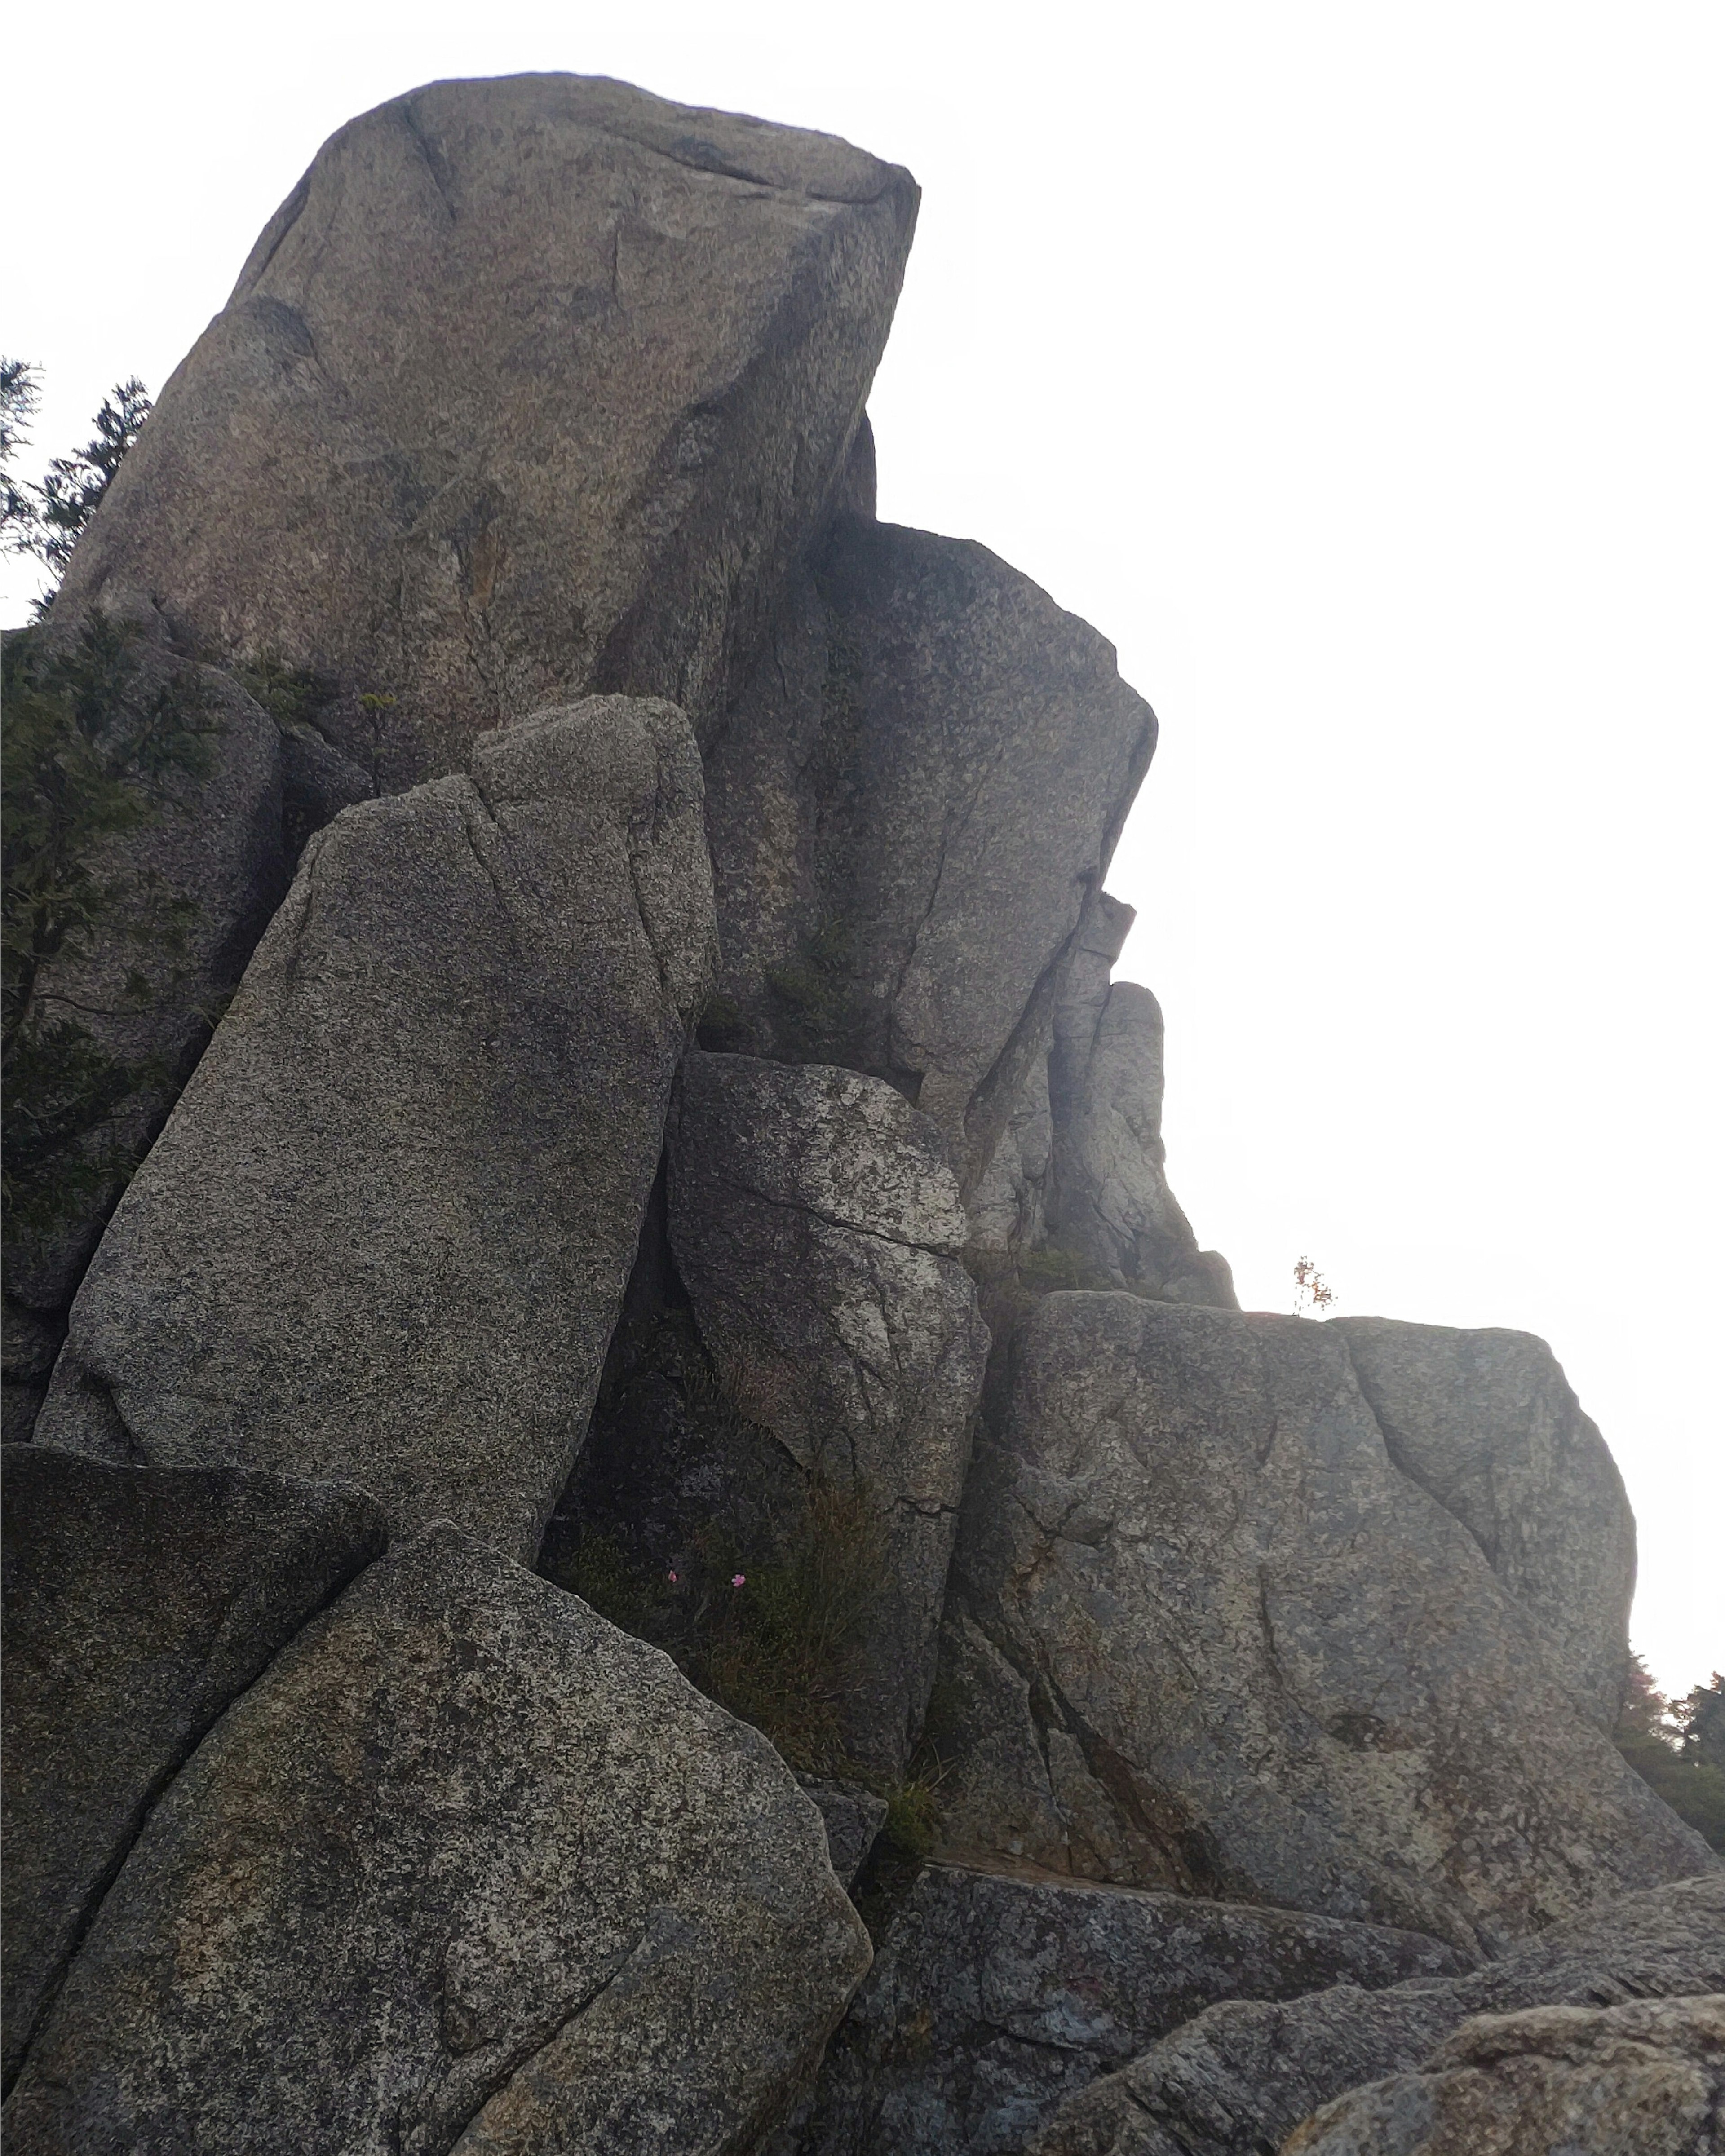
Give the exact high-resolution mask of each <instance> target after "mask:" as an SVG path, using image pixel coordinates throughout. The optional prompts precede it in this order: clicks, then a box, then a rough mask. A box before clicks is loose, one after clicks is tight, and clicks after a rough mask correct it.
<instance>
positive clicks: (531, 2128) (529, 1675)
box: [6, 1525, 869, 2156]
mask: <svg viewBox="0 0 1725 2156" xmlns="http://www.w3.org/2000/svg"><path fill="white" fill-rule="evenodd" d="M868 1963H869V1945H868V1939H867V1936H866V1934H865V1932H864V1930H863V1928H862V1924H861V1922H860V1919H859V1918H858V1917H857V1916H856V1914H855V1911H854V1910H853V1909H852V1908H851V1907H850V1903H849V1902H848V1901H847V1900H846V1898H845V1894H844V1892H843V1891H842V1890H841V1888H840V1887H839V1883H838V1881H836V1880H835V1879H834V1876H833V1875H832V1871H831V1868H830V1866H829V1864H828V1862H827V1855H826V1842H825V1836H824V1832H823V1830H822V1826H821V1821H820V1815H819V1813H818V1812H817V1811H816V1810H815V1809H814V1805H813V1804H810V1803H809V1800H808V1799H807V1798H806V1797H804V1796H803V1794H802V1792H801V1791H800V1790H799V1789H798V1787H797V1785H796V1784H795V1782H794V1781H793V1779H792V1777H791V1775H790V1774H789V1773H788V1770H787V1769H786V1768H785V1767H784V1766H783V1763H781V1762H780V1761H779V1760H778V1758H776V1757H775V1755H774V1753H773V1751H772V1749H771V1748H770V1747H769V1746H768V1744H767V1743H766V1742H765V1741H764V1739H762V1738H760V1737H758V1736H757V1734H756V1733H755V1732H753V1731H752V1730H750V1729H747V1728H746V1727H743V1726H742V1724H741V1723H738V1722H733V1721H732V1719H731V1718H730V1717H729V1716H727V1715H726V1714H724V1713H723V1712H721V1711H720V1710H719V1709H718V1708H717V1707H713V1706H712V1705H711V1704H710V1703H709V1702H706V1701H705V1700H703V1699H701V1697H699V1695H698V1694H696V1693H695V1692H694V1691H691V1688H690V1687H689V1686H687V1685H686V1684H685V1682H684V1681H683V1680H682V1678H681V1677H680V1676H678V1675H677V1673H676V1671H675V1669H674V1668H673V1667H672V1666H671V1665H670V1662H669V1661H666V1660H665V1657H664V1656H663V1655H660V1654H659V1653H658V1652H657V1651H656V1650H654V1649H653V1648H650V1647H648V1646H645V1645H643V1644H642V1643H641V1642H640V1641H639V1640H630V1639H629V1638H628V1637H626V1636H625V1635H624V1634H622V1633H619V1632H617V1631H614V1630H613V1629H612V1628H611V1627H610V1626H609V1625H606V1624H604V1623H603V1621H602V1620H600V1619H598V1618H597V1617H595V1616H594V1615H593V1612H592V1611H591V1610H589V1609H587V1608H586V1606H585V1605H584V1604H582V1603H580V1602H579V1601H578V1600H576V1599H574V1598H573V1597H572V1596H569V1595H564V1594H560V1593H559V1592H558V1591H557V1589H555V1588H553V1587H551V1586H548V1585H547V1584H545V1583H544V1582H543V1581H541V1580H537V1579H535V1578H533V1577H532V1575H531V1573H526V1572H525V1571H523V1570H522V1569H521V1568H519V1567H518V1566H516V1565H515V1564H513V1563H511V1562H510V1561H509V1560H508V1559H507V1558H503V1557H501V1556H500V1555H498V1554H497V1553H496V1552H495V1551H493V1550H490V1549H489V1548H485V1547H484V1546H483V1545H481V1544H480V1543H475V1541H473V1540H472V1539H471V1538H470V1537H467V1536H465V1535H464V1534H462V1533H460V1532H459V1531H458V1530H457V1529H455V1528H454V1527H449V1526H447V1525H444V1526H439V1527H431V1528H429V1529H427V1530H426V1531H425V1532H424V1533H423V1534H421V1535H420V1536H418V1537H416V1538H414V1539H413V1541H412V1542H410V1543H406V1544H404V1545H402V1546H398V1548H395V1549H393V1550H392V1552H391V1553H390V1554H389V1555H388V1558H385V1559H383V1560H382V1562H381V1563H377V1564H375V1565H373V1566H372V1568H370V1569H369V1570H368V1571H367V1573H364V1574H363V1575H362V1577H361V1578H359V1579H358V1580H357V1582H356V1583H355V1584H353V1585H352V1587H351V1588H349V1589H348V1590H347V1593H346V1594H344V1595H343V1596H342V1597H341V1599H340V1600H339V1601H338V1602H337V1603H336V1604H335V1605H334V1606H333V1608H332V1609H330V1610H328V1611H327V1612H326V1613H325V1614H324V1615H323V1616H322V1617H321V1618H320V1619H318V1620H316V1621H315V1622H314V1623H313V1624H312V1625H309V1626H308V1627H307V1628H306V1629H305V1630H304V1631H303V1632H302V1633H301V1634H300V1636H299V1637H298V1639H297V1640H295V1641H294V1642H293V1644H292V1645H290V1646H289V1647H288V1648H286V1649H285V1650H284V1651H283V1652H281V1653H280V1654H279V1655H277V1657H276V1658H275V1661H274V1662H273V1663H272V1664H271V1666H270V1669H269V1670H268V1671H266V1673H265V1674H264V1676H262V1677H261V1678H260V1679H259V1681H258V1682H257V1683H255V1684H254V1686H252V1687H251V1689H250V1690H249V1691H247V1692H246V1693H245V1694H244V1697H242V1698H240V1699H239V1700H238V1701H237V1702H235V1703H234V1706H233V1707H231V1708H230V1709H229V1711H228V1713H227V1715H226V1716H225V1717H223V1720H222V1722H220V1723H219V1725H218V1727H217V1728H216V1729H215V1730H214V1731H213V1733H212V1734H211V1735H210V1736H208V1738H205V1740H204V1742H203V1744H202V1745H201V1746H200V1747H199V1748H198V1752H197V1753H196V1754H195V1755H194V1756H193V1758H192V1760H191V1761H190V1762H189V1763H188V1764H187V1766H186V1767H185V1768H182V1771H181V1773H180V1774H179V1775H178V1777H177V1779H176V1780H175V1782H174V1784H173V1786H172V1789H170V1790H169V1792H168V1793H167V1795H166V1796H165V1797H164V1798H163V1799H162V1801H161V1802H160V1803H159V1804H157V1807H156V1809H155V1810H154V1811H153V1812H152V1813H151V1816H150V1819H149V1820H148V1822H147V1824H146V1826H145V1829H144V1831H143V1833H142V1835H141V1836H140V1838H139V1840H138V1842H137V1844H136V1846H135V1848H134V1849H133V1850H132V1852H131V1856H130V1857H129V1859H128V1860H127V1862H126V1868H125V1870H124V1871H123V1872H122V1873H121V1876H120V1878H119V1880H118V1881H117V1882H116V1885H115V1886H113V1887H112V1888H111V1889H110V1892H109V1894H108V1896H107V1898H106V1900H105V1902H104V1903H103V1905H102V1907H101V1910H100V1914H99V1915H98V1916H97V1917H96V1919H95V1922H94V1924H93V1925H92V1926H91V1927H90V1931H89V1933H88V1934H87V1936H86V1938H85V1942H84V1944H83V1947H82V1949H81V1951H80V1954H79V1956H78V1958H77V1960H76V1962H75V1963H74V1966H73V1968H72V1969H71V1972H70V1974H69V1975H68V1977H67V1979H66V1982H65V1984H64V1988H63V1989H62V1990H61V1992H60V1994H59V1999H58V2000H57V2002H56V2003H55V2005H54V2009H53V2010H52V2012H51V2014H50V2015H49V2020H47V2022H46V2024H45V2025H44V2028H43V2029H42V2030H41V2032H40V2034H39V2036H38V2038H37V2040H36V2042H35V2044H34V2046H33V2048H32V2051H31V2053H30V2056H29V2057H28V2060H27V2061H26V2062H25V2065H24V2067H23V2072H22V2073H21V2074H20V2076H19V2077H18V2082H17V2083H16V2085H15V2086H14V2088H13V2094H12V2097H11V2099H10V2102H9V2103H8V2110H7V2117H6V2124H7V2128H8V2135H9V2137H10V2138H11V2143H12V2145H13V2147H14V2148H17V2149H18V2150H20V2151H31V2152H45V2151H49V2150H71V2149H74V2148H75V2149H77V2150H79V2151H80V2152H82V2156H110V2152H111V2156H120V2152H121V2151H122V2150H131V2149H136V2148H158V2147H167V2146H170V2145H171V2146H172V2147H173V2148H176V2149H178V2150H183V2151H185V2152H187V2156H198V2152H206V2151H207V2152H209V2156H218V2152H219V2156H228V2152H230V2151H232V2150H234V2149H236V2148H244V2149H245V2150H247V2151H249V2152H252V2156H275V2152H281V2156H289V2152H291V2156H317V2152H326V2156H336V2152H337V2151H338V2150H345V2149H355V2148H391V2149H399V2150H401V2151H403V2156H407V2152H425V2153H426V2156H429V2152H430V2151H433V2150H453V2151H459V2156H481V2152H483V2156H501V2153H502V2152H510V2156H530V2152H531V2156H541V2152H545V2151H549V2150H553V2149H555V2150H557V2151H559V2152H564V2153H565V2156H573V2152H577V2151H584V2152H594V2153H595V2156H597V2152H598V2151H600V2150H603V2151H605V2152H607V2156H609V2152H614V2151H619V2150H626V2149H639V2150H642V2151H645V2150H648V2149H654V2148H677V2149H679V2150H687V2151H690V2152H711V2156H720V2152H725V2156H742V2152H743V2151H745V2150H747V2149H748V2148H751V2147H752V2145H753V2143H754V2141H755V2139H756V2138H757V2137H758V2135H759V2134H760V2133H762V2131H764V2130H765V2129H766V2128H767V2127H768V2126H769V2125H770V2124H771V2123H772V2121H773V2117H775V2115H776V2114H777V2113H778V2112H779V2111H781V2110H782V2109H783V2107H785V2106H786V2105H787V2104H788V2103H789V2102H792V2101H793V2099H794V2098H795V2097H796V2096H797V2095H798V2092H799V2091H800V2089H801V2087H802V2086H803V2083H804V2082H806V2080H807V2078H808V2076H809V2075H810V2074H811V2073H812V2071H813V2070H814V2065H815V2063H816V2061H817V2060H818V2059H819V2055H820V2050H821V2046H822V2045H823V2043H824V2040H825V2039H826V2036H827V2033H828V2031H829V2029H830V2028H831V2027H832V2025H833V2024H834V2022H835V2021H836V2020H837V2019H838V2017H839V2014H840V2012H841V2011H842V2010H843V2008H844V2005H845V2001H846V1999H848V1997H849V1996H850V1991H851V1989H852V1987H853V1986H854V1985H855V1983H856V1981H857V1979H858V1978H859V1977H860V1975H861V1974H862V1973H863V1972H864V1970H865V1969H866V1968H867V1966H868Z"/></svg>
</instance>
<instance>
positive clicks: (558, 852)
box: [38, 697, 713, 1562]
mask: <svg viewBox="0 0 1725 2156" xmlns="http://www.w3.org/2000/svg"><path fill="white" fill-rule="evenodd" d="M712 946H713V912H712V887H711V871H710V870H709V867H708V864H707V857H706V840H705V837H704V834H703V831H702V825H701V762H700V757H699V754H698V752H697V751H696V747H695V742H694V738H693V736H692V735H691V731H690V729H689V726H688V722H687V721H686V720H685V718H684V716H683V715H682V713H681V712H680V711H678V710H677V709H676V708H675V706H672V705H670V704H663V703H655V702H651V701H630V700H629V699H626V698H623V697H598V698H591V699H588V701H585V702H583V703H581V704H577V705H574V706H570V707H568V708H567V709H562V710H552V711H544V712H541V713H539V714H537V715H536V716H535V717H534V718H532V719H531V720H529V721H524V722H523V723H522V724H521V725H519V726H511V727H508V728H506V729H503V730H501V731H496V732H494V733H490V734H487V735H485V736H484V737H481V739H480V741H479V742H478V743H477V744H476V745H475V752H474V769H473V775H472V777H471V778H445V779H439V780H436V781H434V782H433V783H431V784H429V785H428V786H424V787H420V788H417V789H415V790H414V791H413V792H412V793H408V794H405V795H399V796H396V797H393V798H388V799H384V800H378V801H372V802H367V803H363V804H362V805H361V806H359V807H357V808H349V809H347V810H346V811H345V812H344V813H343V814H341V816H339V817H338V818H337V819H336V821H335V823H334V824H331V826H330V827H329V829H327V830H326V831H325V832H323V833H322V834H320V836H319V837H317V838H316V839H314V840H313V841H312V843H311V845H310V847H308V849H307V850H306V855H305V860H304V861H303V862H302V863H301V865H300V872H299V875H298V876H297V877H296V879H295V884H294V887H293V890H292V892H291V893H290V896H289V898H288V901H287V902H286V904H285V906H283V907H282V909H281V911H280V913H278V915H277V916H276V917H275V921H274V922H273V923H272V924H271V926H270V931H269V932H268V934H267V935H266V936H265V937H264V941H263V942H262V944H261V945H260V946H259V949H258V951H257V952H256V954H255V956H254V958H253V960H252V962H251V965H250V966H249V968H248V969H247V972H246V975H245V979H244V983H243V984H242V986H241V988H240V990H239V995H238V997H237V998H236V999H235V1001H234V1005H233V1008H232V1009H230V1010H229V1012H228V1015H227V1017H226V1018H225V1019H223V1023H222V1024H221V1026H220V1027H219V1028H218V1031H217V1033H216V1035H215V1038H214V1039H213V1041H212V1043H211V1045H210V1047H209V1049H208V1052H207V1053H206V1054H205V1055H204V1058H203V1061H202V1063H201V1064H200V1065H199V1066H198V1070H197V1072H196V1074H195V1075H194V1076H193V1079H192V1081H191V1082H190V1084H189V1085H188V1086H187V1089H186V1091H185V1092H184V1094H183V1095H182V1096H181V1099H180V1101H179V1104H178V1106H177V1107H176V1109H175V1111H174V1113H173V1115H172V1117H171V1119H170V1120H169V1122H168V1124H167V1128H166V1129H165V1130H164V1132H163V1133H162V1137H161V1138H160V1139H159V1141H158V1142H157V1145H156V1147H155V1148H154V1150H153V1151H152V1152H151V1154H150V1157H149V1158H148V1159H147V1160H146V1162H145V1163H144V1165H143V1167H142V1168H141V1170H140V1172H139V1173H138V1175H137V1177H136V1179H135V1180H134V1181H133V1183H132V1184H131V1188H129V1189H128V1191H127V1192H126V1196H125V1198H124V1199H122V1201H121V1204H120V1207H119V1209H117V1211H116V1214H115V1216H114V1219H113V1222H112V1223H111V1224H110V1228H109V1229H108V1233H107V1235H105V1237H104V1239H103V1241H102V1244H101V1246H100V1250H98V1251H97V1254H96V1256H95V1260H94V1261H93V1263H92V1265H91V1267H90V1272H89V1274H88V1275H87V1276H86V1278H85V1283H84V1286H83V1287H82V1289H81V1290H80V1293H79V1296H78V1299H77V1301H76V1303H75V1304H74V1308H73V1312H72V1317H71V1324H70V1330H69V1337H68V1340H67V1343H66V1347H65V1348H64V1352H63V1353H62V1354H61V1357H60V1359H59V1364H58V1366H57V1367H56V1369H55V1373H54V1380H53V1383H52V1384H51V1386H50V1389H49V1396H48V1399H47V1401H46V1403H45V1404H44V1408H43V1411H42V1416H41V1420H40V1423H39V1427H38V1438H39V1442H42V1443H44V1444H49V1445H59V1446H63V1447H65V1448H66V1449H68V1450H76V1451H86V1452H91V1453H95V1454H96V1455H100V1456H103V1457H106V1458H110V1459H114V1460H134V1461H143V1462H148V1463H151V1464H158V1465H160V1464H165V1465H176V1466H217V1465H228V1464H234V1465H242V1466H256V1467H261V1468H264V1469H265V1470H267V1471H271V1472H275V1473H285V1474H290V1475H299V1476H312V1477H319V1476H328V1477H334V1478H336V1479H344V1480H351V1481H357V1482H360V1483H362V1485H363V1486H365V1487H366V1488H367V1489H369V1490H371V1491H373V1492H375V1494H376V1495H377V1497H378V1499H379V1500H380V1501H381V1502H382V1504H383V1506H384V1507H385V1509H386V1511H387V1512H388V1516H389V1519H390V1522H391V1525H392V1527H393V1529H394V1530H395V1531H396V1532H408V1531H411V1530H413V1529H414V1528H416V1527H420V1526H423V1525H424V1524H425V1523H426V1522H428V1521H429V1520H431V1519H434V1518H438V1517H450V1518H454V1520H456V1521H457V1522H459V1523H460V1524H461V1525H463V1526H465V1527H469V1528H470V1529H471V1530H472V1531H473V1532H475V1533H477V1534H480V1535H481V1536H483V1537H485V1538H487V1539H489V1540H491V1541H494V1542H495V1543H497V1544H498V1546H499V1547H500V1548H504V1549H506V1550H509V1551H511V1553H514V1554H516V1555H518V1556H520V1557H521V1558H523V1559H524V1560H526V1561H528V1562H531V1558H532V1557H533V1554H534V1553H535V1551H536V1548H537V1546H538V1541H539V1537H540V1534H541V1532H542V1528H543V1525H544V1522H545V1518H546V1516H547V1513H548V1512H549V1511H550V1508H551V1506H552V1502H553V1501H554V1500H555V1498H556V1496H557V1492H558V1491H559V1490H560V1489H561V1488H562V1485H563V1482H564V1481H565V1479H566V1477H567V1473H568V1469H569V1465H570V1462H571V1460H572V1458H573V1455H574V1453H575V1450H576V1448H577V1445H578V1443H579V1440H580V1437H581V1434H582V1431H583V1429H584V1427H585V1424H586V1419H587V1415H588V1409H589V1408H590V1406H591V1404H592V1401H593V1393H594V1389H595V1388H596V1386H597V1384H598V1377H599V1372H600V1368H601V1366H602V1364H603V1358H604V1353H605V1347H606V1342H608V1339H609V1337H610V1332H611V1327H612V1323H613V1321H614V1317H615V1314H616V1310H617V1306H618V1303H619V1300H620V1297H621V1296H622V1292H623V1287H624V1281H625V1279H626V1278H627V1276H628V1271H629V1265H630V1262H631V1260H632V1259H633V1257H634V1247H635V1241H636V1238H637V1235H638V1232H639V1225H640V1219H641V1214H642V1209H643V1207H644V1204H645V1201H646V1199H647V1195H648V1193H649V1189H650V1188H651V1186H652V1182H653V1177H654V1173H655V1167H656V1164H657V1162H658V1158H659V1153H660V1143H661V1137H662V1132H663V1127H664V1121H665V1110H666V1105H667V1102H668V1100H669V1097H670V1086H671V1081H672V1078H673V1075H674V1073H675V1066H676V1063H677V1060H678V1057H679V1056H680V1054H681V1052H682V1050H683V1047H684V1045H685V1041H686V1039H688V1037H689V1033H690V1030H691V1026H692V1024H693V1021H694V1019H695V1016H696V1013H697V1011H698V1010H699V1008H700V1005H701V999H702V998H703V996H704V994H705V993H706V981H707V978H708V973H709V969H710V967H711V959H712Z"/></svg>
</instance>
